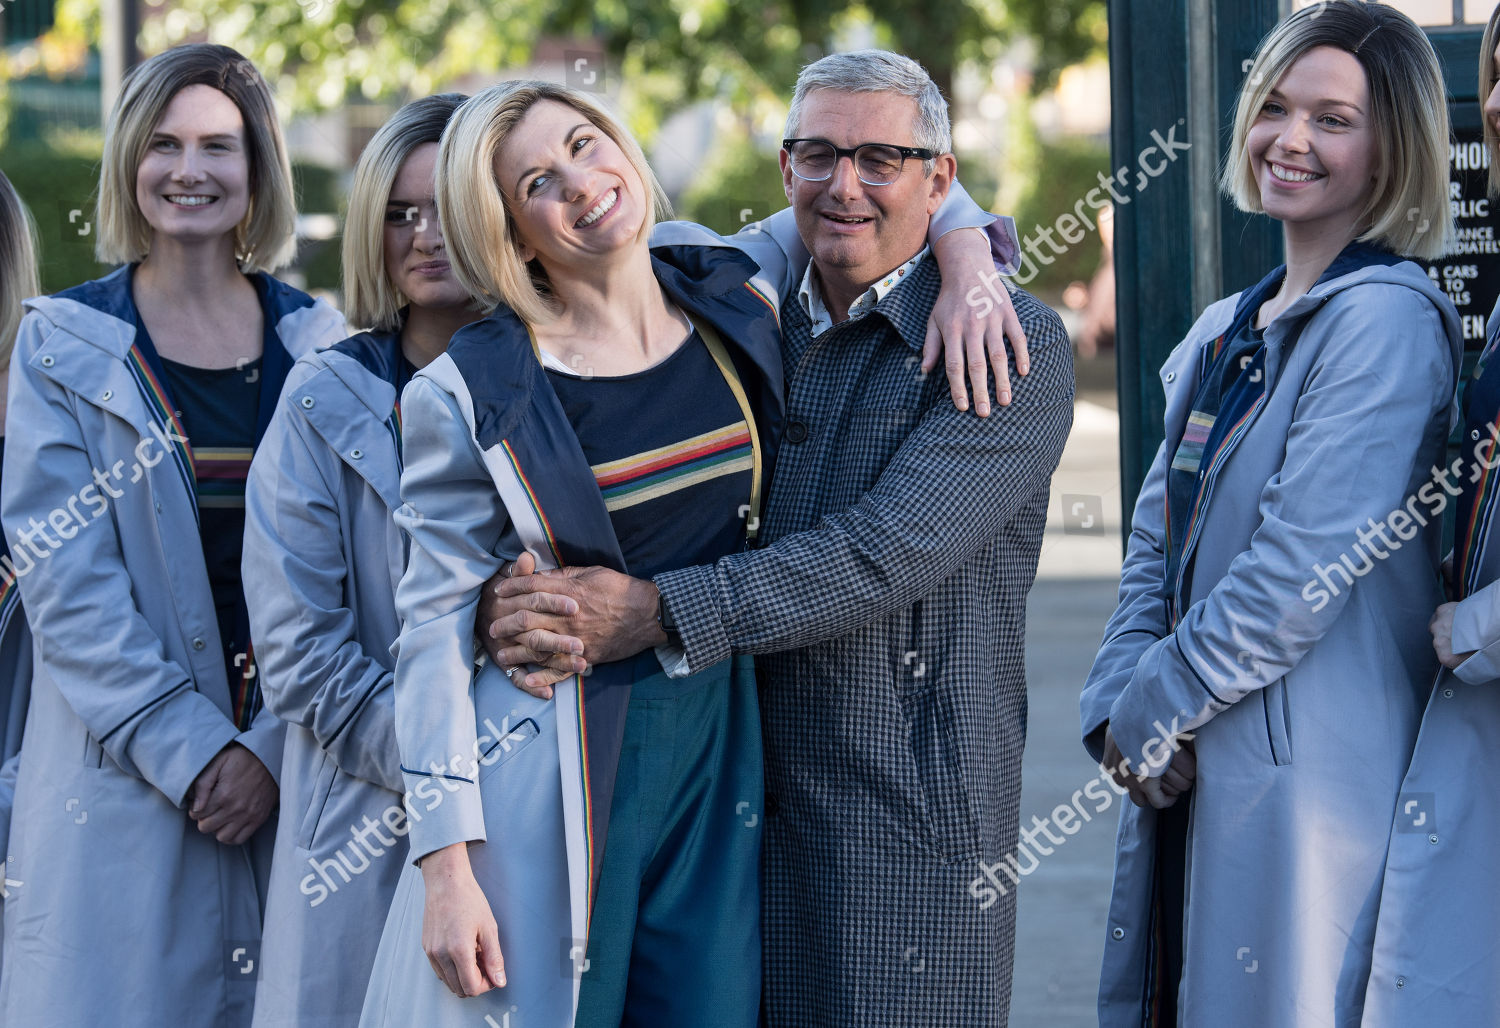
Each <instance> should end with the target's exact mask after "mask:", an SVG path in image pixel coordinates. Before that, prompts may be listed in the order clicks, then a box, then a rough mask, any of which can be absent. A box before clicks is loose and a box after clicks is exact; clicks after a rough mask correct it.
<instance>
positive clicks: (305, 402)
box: [302, 396, 313, 410]
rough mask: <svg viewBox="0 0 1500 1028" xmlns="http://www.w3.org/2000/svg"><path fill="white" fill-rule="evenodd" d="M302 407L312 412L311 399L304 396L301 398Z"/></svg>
mask: <svg viewBox="0 0 1500 1028" xmlns="http://www.w3.org/2000/svg"><path fill="white" fill-rule="evenodd" d="M302 406H303V407H304V408H305V409H307V410H312V406H313V398H312V397H311V396H304V397H303V398H302Z"/></svg>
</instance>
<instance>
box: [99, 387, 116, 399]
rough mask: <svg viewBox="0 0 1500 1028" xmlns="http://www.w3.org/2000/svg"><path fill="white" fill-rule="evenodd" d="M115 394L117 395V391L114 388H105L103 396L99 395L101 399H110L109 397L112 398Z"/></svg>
mask: <svg viewBox="0 0 1500 1028" xmlns="http://www.w3.org/2000/svg"><path fill="white" fill-rule="evenodd" d="M114 395H115V391H114V390H113V389H106V390H104V395H103V396H101V397H99V398H100V399H101V400H108V399H110V397H112V396H114Z"/></svg>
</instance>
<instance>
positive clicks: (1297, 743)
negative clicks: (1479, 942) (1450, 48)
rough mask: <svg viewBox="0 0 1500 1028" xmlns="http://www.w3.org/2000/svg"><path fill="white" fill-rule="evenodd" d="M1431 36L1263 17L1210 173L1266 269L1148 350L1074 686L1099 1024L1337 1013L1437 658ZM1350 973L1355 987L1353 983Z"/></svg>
mask: <svg viewBox="0 0 1500 1028" xmlns="http://www.w3.org/2000/svg"><path fill="white" fill-rule="evenodd" d="M1447 141H1448V124H1447V116H1446V106H1445V104H1444V98H1443V85H1442V76H1441V73H1440V70H1439V66H1438V63H1437V59H1436V56H1435V55H1434V53H1433V51H1432V47H1431V45H1430V44H1429V43H1428V42H1427V39H1426V37H1425V36H1424V35H1423V34H1422V32H1421V31H1420V30H1419V29H1417V27H1416V26H1415V25H1413V24H1412V22H1411V21H1410V20H1409V19H1408V18H1406V17H1405V16H1404V15H1402V14H1400V13H1398V12H1396V11H1394V10H1392V9H1391V8H1388V7H1385V6H1384V5H1378V4H1369V5H1366V4H1362V3H1354V2H1349V0H1333V2H1329V3H1323V4H1319V5H1316V6H1314V7H1311V8H1307V9H1305V10H1302V11H1300V12H1298V13H1296V14H1294V15H1292V16H1291V17H1289V18H1288V19H1286V20H1285V21H1284V22H1282V23H1281V24H1280V25H1278V26H1277V28H1276V29H1275V30H1274V31H1273V32H1272V33H1271V34H1270V35H1269V36H1268V37H1267V38H1266V40H1265V42H1264V43H1263V44H1262V46H1261V48H1260V51H1259V53H1258V54H1257V56H1256V59H1255V62H1254V66H1253V67H1252V68H1251V69H1250V72H1249V75H1248V77H1247V80H1246V84H1245V87H1244V89H1243V91H1242V93H1241V95H1240V100H1239V106H1238V110H1237V113H1236V117H1235V124H1234V135H1233V140H1232V143H1231V149H1230V153H1229V158H1228V161H1227V164H1226V170H1225V174H1224V185H1225V188H1226V190H1227V191H1228V192H1230V193H1231V195H1232V196H1233V197H1234V198H1235V200H1236V202H1237V203H1238V204H1239V206H1240V207H1242V208H1244V209H1247V210H1252V211H1263V212H1264V213H1266V214H1268V215H1269V216H1271V217H1273V218H1275V219H1276V220H1277V221H1278V222H1280V223H1281V227H1282V233H1283V239H1284V243H1285V253H1286V264H1285V265H1284V266H1283V267H1280V268H1277V269H1275V270H1274V271H1273V272H1271V273H1270V274H1269V275H1268V276H1267V277H1266V278H1265V279H1264V280H1263V281H1262V282H1261V283H1260V284H1259V285H1257V286H1255V287H1254V288H1252V289H1249V290H1246V291H1245V292H1243V293H1239V294H1236V295H1234V296H1231V297H1228V298H1226V299H1224V300H1221V301H1219V302H1218V303H1216V304H1214V305H1213V306H1211V307H1209V308H1208V310H1207V311H1205V312H1204V313H1203V315H1202V316H1201V317H1200V318H1199V320H1198V323H1197V324H1196V325H1194V326H1193V328H1192V330H1191V331H1190V332H1189V334H1188V337H1187V338H1186V339H1185V340H1184V341H1183V343H1182V344H1181V345H1180V346H1178V347H1177V349H1176V350H1175V351H1173V353H1172V355H1171V356H1170V357H1169V358H1168V360H1167V362H1166V364H1165V366H1164V367H1163V369H1162V383H1163V386H1164V388H1165V390H1166V420H1165V442H1164V443H1163V445H1162V447H1161V449H1160V450H1159V451H1158V452H1157V456H1156V460H1155V461H1154V463H1153V465H1152V467H1151V470H1150V473H1149V474H1148V476H1147V478H1146V481H1145V484H1144V485H1143V487H1142V490H1141V494H1140V499H1139V502H1138V503H1137V506H1136V510H1135V515H1134V519H1133V522H1132V526H1131V535H1130V541H1129V547H1128V552H1127V556H1126V561H1125V567H1124V570H1123V574H1122V580H1121V587H1120V606H1119V609H1118V610H1117V611H1116V612H1115V614H1114V616H1113V618H1112V619H1111V620H1110V623H1109V625H1108V627H1107V629H1106V631H1105V638H1104V642H1103V645H1102V646H1101V648H1100V651H1099V654H1098V657H1097V658H1096V660H1095V664H1094V667H1093V670H1092V671H1091V672H1090V675H1089V679H1088V683H1087V685H1086V686H1085V689H1084V693H1083V701H1082V712H1083V725H1082V727H1083V734H1084V738H1085V742H1086V744H1087V745H1088V746H1089V748H1090V750H1091V752H1092V753H1093V755H1094V756H1095V757H1096V758H1102V759H1103V761H1104V762H1105V764H1106V765H1107V766H1108V767H1110V768H1111V769H1115V773H1116V777H1117V779H1118V780H1119V782H1120V784H1121V785H1123V786H1125V787H1127V788H1128V789H1129V790H1130V791H1131V794H1132V798H1133V799H1135V800H1136V802H1137V803H1138V804H1140V806H1127V807H1126V808H1125V809H1124V811H1123V813H1122V817H1121V822H1120V831H1119V839H1118V849H1117V855H1116V865H1115V888H1114V896H1113V898H1112V901H1111V905H1110V911H1109V921H1108V933H1109V934H1108V939H1107V942H1106V944H1105V945H1106V949H1105V956H1104V969H1103V975H1102V980H1101V985H1100V996H1099V1018H1100V1023H1101V1024H1103V1025H1109V1026H1115V1025H1138V1024H1157V1023H1163V1024H1170V1023H1179V1024H1184V1025H1201V1024H1214V1025H1246V1026H1252V1025H1253V1026H1261V1025H1340V1026H1344V1025H1357V1024H1358V1023H1359V1021H1360V1016H1361V1012H1362V1009H1363V1006H1364V1003H1365V990H1366V984H1367V980H1368V978H1369V975H1370V966H1371V952H1372V948H1373V945H1374V936H1375V918H1376V909H1377V901H1378V897H1379V887H1380V881H1381V876H1382V873H1383V870H1384V867H1385V860H1386V845H1387V838H1388V835H1389V831H1390V825H1391V821H1392V815H1393V813H1394V812H1395V810H1396V806H1397V794H1398V792H1399V791H1400V788H1401V778H1402V773H1403V772H1404V771H1405V769H1406V763H1407V760H1408V758H1409V757H1410V755H1411V752H1412V746H1413V744H1414V742H1415V740H1416V733H1417V724H1418V721H1419V718H1420V716H1421V710H1422V705H1423V703H1424V702H1425V700H1426V694H1427V689H1428V687H1429V686H1430V684H1431V681H1432V672H1433V670H1434V669H1435V667H1436V658H1435V655H1434V653H1433V649H1432V645H1431V640H1430V639H1429V638H1428V635H1427V631H1426V624H1427V619H1428V616H1429V615H1430V614H1431V612H1432V609H1433V608H1434V607H1436V606H1437V604H1438V602H1439V601H1440V600H1441V593H1440V590H1439V585H1438V573H1437V556H1438V546H1439V543H1440V538H1441V524H1442V513H1443V509H1444V508H1445V507H1446V506H1447V504H1448V503H1449V502H1450V498H1451V495H1452V492H1453V489H1452V483H1450V482H1448V481H1447V479H1446V477H1444V476H1442V475H1441V474H1435V471H1437V470H1439V469H1441V467H1442V463H1443V446H1444V441H1445V439H1446V437H1447V434H1448V430H1449V426H1450V410H1451V402H1452V395H1453V387H1454V378H1455V368H1456V366H1457V359H1458V351H1459V346H1460V340H1461V334H1460V331H1459V323H1458V317H1457V314H1456V312H1455V311H1454V309H1453V307H1452V305H1451V304H1450V303H1449V302H1448V301H1447V299H1445V298H1444V296H1443V295H1442V293H1441V291H1440V290H1438V289H1436V288H1434V286H1433V284H1432V283H1431V282H1430V281H1429V279H1428V276H1427V274H1426V273H1425V272H1424V271H1423V270H1422V269H1421V268H1420V267H1418V266H1417V265H1416V264H1414V263H1411V262H1410V261H1406V260H1403V259H1402V257H1401V256H1400V255H1412V256H1420V257H1433V256H1436V255H1438V254H1440V253H1442V252H1443V250H1444V249H1445V247H1446V245H1447V242H1448V240H1449V239H1450V238H1451V222H1450V218H1449V214H1448V205H1447V198H1446V192H1447V178H1448V176H1447V164H1446V160H1447ZM1372 987H1373V986H1372Z"/></svg>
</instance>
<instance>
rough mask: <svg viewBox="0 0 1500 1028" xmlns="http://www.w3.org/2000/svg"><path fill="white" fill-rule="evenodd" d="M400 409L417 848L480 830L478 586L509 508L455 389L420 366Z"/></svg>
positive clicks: (400, 644) (402, 701)
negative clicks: (476, 688)
mask: <svg viewBox="0 0 1500 1028" xmlns="http://www.w3.org/2000/svg"><path fill="white" fill-rule="evenodd" d="M401 412H402V415H403V418H402V456H403V458H404V461H405V470H404V471H403V472H402V474H401V499H402V504H401V507H400V509H399V510H398V511H397V512H396V521H397V523H398V524H399V525H400V526H401V527H402V528H404V529H405V530H406V531H407V532H408V533H409V534H410V536H411V554H410V556H409V558H408V559H407V565H406V574H405V575H403V576H402V578H401V584H400V586H399V587H398V588H397V590H396V610H397V612H398V613H399V614H400V616H401V636H400V638H399V639H398V640H397V643H396V693H395V699H396V738H397V741H398V743H399V744H400V750H401V771H402V773H403V774H404V776H405V782H406V785H407V787H408V789H410V790H411V791H410V792H409V793H408V799H407V808H408V811H410V812H411V855H412V859H413V860H421V858H422V857H424V856H426V855H427V854H429V853H431V852H433V851H434V850H438V849H442V848H443V847H445V846H449V845H452V844H453V843H456V842H472V841H476V840H479V841H482V840H483V839H484V838H485V831H484V811H483V808H482V806H481V804H480V797H479V785H478V782H477V776H476V768H477V733H476V731H475V726H474V697H473V692H472V685H473V679H474V668H475V662H476V658H477V656H478V650H477V640H476V637H475V633H474V623H475V616H476V614H477V613H478V608H479V593H480V589H481V588H482V587H483V586H484V583H485V582H486V581H487V580H488V579H489V578H490V576H492V575H493V574H495V572H497V571H498V570H499V569H500V564H501V559H500V558H499V557H498V556H496V549H497V547H498V546H499V542H500V537H501V534H502V532H503V530H504V528H505V525H506V514H505V508H504V506H503V505H502V504H501V502H500V498H499V496H498V494H497V493H496V490H495V484H494V479H493V478H491V476H490V474H489V472H488V471H487V470H486V469H485V466H484V461H483V457H482V456H481V454H480V452H479V448H478V445H477V444H476V443H475V442H474V438H473V435H472V434H471V433H470V431H469V428H468V425H467V424H466V423H465V421H464V419H463V416H462V415H461V414H460V412H459V410H458V407H457V401H456V400H455V399H454V398H453V397H452V396H451V395H449V394H447V393H446V392H444V391H443V389H442V388H441V387H440V386H439V385H437V384H436V383H435V382H433V381H432V380H431V379H429V378H427V377H425V376H418V377H417V378H415V379H413V380H412V382H411V384H410V385H408V386H407V387H406V391H405V393H404V394H403V396H402V401H401ZM415 799H420V800H422V801H423V803H422V804H421V805H420V806H418V805H417V803H416V802H414V800H415Z"/></svg>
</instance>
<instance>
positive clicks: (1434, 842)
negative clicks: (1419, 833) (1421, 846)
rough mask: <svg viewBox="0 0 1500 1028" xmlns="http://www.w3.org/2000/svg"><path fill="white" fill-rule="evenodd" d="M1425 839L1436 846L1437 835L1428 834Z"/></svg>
mask: <svg viewBox="0 0 1500 1028" xmlns="http://www.w3.org/2000/svg"><path fill="white" fill-rule="evenodd" d="M1427 841H1428V842H1430V843H1432V844H1433V845H1434V846H1436V845H1437V841H1438V838H1437V836H1436V835H1429V836H1428V837H1427Z"/></svg>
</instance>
